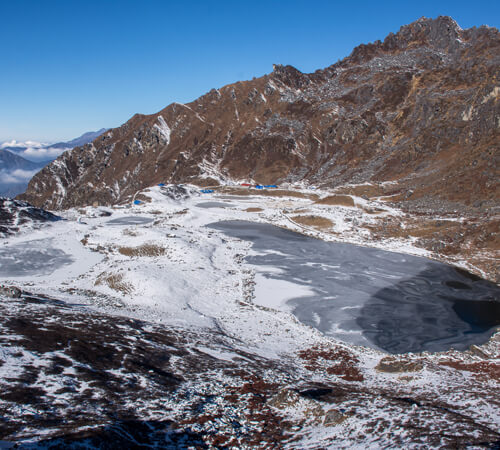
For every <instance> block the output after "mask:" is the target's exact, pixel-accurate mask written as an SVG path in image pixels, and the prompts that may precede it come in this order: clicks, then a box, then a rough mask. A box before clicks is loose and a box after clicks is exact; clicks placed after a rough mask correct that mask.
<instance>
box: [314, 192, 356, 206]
mask: <svg viewBox="0 0 500 450" xmlns="http://www.w3.org/2000/svg"><path fill="white" fill-rule="evenodd" d="M316 204H317V205H338V206H356V205H355V204H354V200H353V199H352V197H351V196H349V195H329V196H328V197H324V198H322V199H320V200H318V201H317V202H316Z"/></svg>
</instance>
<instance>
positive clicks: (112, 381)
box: [0, 186, 500, 449]
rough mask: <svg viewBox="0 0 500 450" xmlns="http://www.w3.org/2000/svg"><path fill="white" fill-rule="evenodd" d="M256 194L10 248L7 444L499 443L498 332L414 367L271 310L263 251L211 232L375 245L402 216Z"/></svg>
mask: <svg viewBox="0 0 500 450" xmlns="http://www.w3.org/2000/svg"><path fill="white" fill-rule="evenodd" d="M226 189H229V188H226ZM233 189H235V188H233ZM245 192H246V195H235V192H234V191H232V193H230V192H220V193H219V194H214V195H215V197H214V198H213V199H212V200H213V201H215V200H217V201H218V202H219V206H218V207H216V208H209V209H206V208H203V207H201V206H200V205H199V202H202V201H203V200H205V203H206V200H207V198H201V197H200V194H198V193H197V192H196V191H195V190H194V189H193V188H189V187H178V186H167V187H155V188H152V189H149V190H146V191H144V192H142V193H141V194H140V196H137V197H139V198H141V199H142V200H141V203H140V204H138V205H122V206H115V207H112V208H102V207H97V208H93V207H87V208H80V209H72V210H69V211H65V212H64V211H63V212H61V214H62V216H63V217H64V218H65V219H66V220H65V221H56V222H48V226H47V225H45V226H41V227H40V226H39V225H40V224H38V225H37V227H33V228H32V227H28V228H22V227H21V230H20V232H19V231H18V232H16V233H11V234H10V235H9V236H7V237H5V238H4V240H3V246H2V252H0V253H1V254H0V257H1V258H0V259H1V261H2V263H3V264H5V261H7V260H8V261H10V259H9V258H11V259H12V262H9V263H8V264H7V265H4V266H2V267H0V269H1V271H0V272H1V273H2V274H3V275H2V277H1V283H2V285H3V287H2V288H1V289H0V317H1V318H2V319H1V321H0V328H1V333H0V442H1V444H2V446H3V447H4V448H9V447H13V446H14V445H18V446H20V447H21V448H37V447H38V448H67V447H70V448H79V447H81V446H82V445H91V446H100V447H107V448H125V447H139V446H157V447H164V448H189V447H194V448H228V447H231V446H234V447H237V448H301V449H302V448H311V449H317V448H325V447H331V448H353V447H358V448H359V447H362V448H368V447H370V448H374V447H375V448H386V447H392V448H394V447H412V448H429V447H431V448H443V447H445V448H446V447H448V448H496V447H497V446H498V445H500V433H499V432H498V425H499V424H500V416H499V413H498V412H499V411H500V401H499V399H500V395H499V393H500V376H499V375H500V362H499V361H500V335H499V334H498V332H497V333H496V334H494V335H493V337H492V338H491V339H490V340H489V341H488V342H487V343H485V344H483V345H474V346H472V347H471V348H470V349H469V350H467V351H455V350H449V351H446V352H440V353H428V352H426V353H410V354H402V355H388V354H387V353H384V352H381V351H378V350H374V349H369V348H365V347H357V346H355V345H352V344H349V343H347V342H340V341H338V340H334V339H330V338H328V337H326V336H325V335H323V334H322V333H320V332H318V331H317V330H315V329H313V328H311V327H309V326H306V325H304V324H302V323H300V322H298V321H297V320H296V319H295V318H294V316H293V315H291V314H289V313H286V312H283V311H279V310H278V309H275V308H271V307H266V306H262V305H259V304H258V303H256V302H255V299H256V289H257V288H258V280H257V279H256V277H255V274H254V272H253V271H252V269H251V268H250V267H249V266H248V265H247V264H246V263H245V260H244V256H245V255H246V254H248V252H249V248H248V246H246V245H245V244H244V243H242V242H241V241H239V240H235V239H231V238H228V237H226V236H221V235H219V234H217V233H216V232H215V231H214V230H211V229H209V228H207V227H206V226H204V224H206V223H209V222H213V221H214V220H222V219H224V218H231V219H235V218H240V219H244V220H255V221H260V222H268V223H275V224H278V225H280V226H288V227H292V229H295V230H302V232H304V233H308V234H311V235H313V236H319V237H321V236H323V237H324V238H327V237H328V236H330V237H334V236H335V233H337V231H336V230H338V232H340V230H343V232H342V233H343V234H342V236H343V237H344V239H345V240H351V241H353V242H358V243H363V240H362V238H363V236H365V238H366V239H368V238H367V237H366V236H369V235H365V234H364V233H359V230H360V229H364V228H363V227H360V224H361V223H366V224H369V223H371V222H370V221H371V219H370V218H371V217H372V216H374V214H373V213H374V212H375V213H377V214H379V215H381V216H384V217H386V219H387V218H388V217H398V216H397V215H396V216H394V211H393V210H392V209H391V208H390V207H388V206H386V205H385V203H384V202H382V201H380V202H379V203H376V204H375V203H363V200H364V199H362V198H361V197H356V196H349V198H350V199H351V200H352V202H353V203H354V204H355V205H358V206H353V205H348V206H346V205H339V204H338V201H339V197H332V196H331V195H326V194H325V193H324V192H317V193H315V194H314V195H318V197H319V198H318V199H315V200H314V201H312V200H311V199H310V198H308V195H309V192H308V191H307V190H303V191H290V192H289V193H288V194H287V195H283V194H280V193H279V192H277V191H268V192H267V193H266V194H264V193H261V194H259V195H257V194H255V195H248V192H251V191H245ZM273 192H274V193H273ZM240 194H242V192H240ZM293 195H295V197H294V196H293ZM338 195H340V194H338ZM334 200H336V204H331V203H334ZM221 202H225V203H226V204H227V205H228V206H222V205H223V203H221ZM344 202H347V200H346V199H345V198H344ZM365 202H366V201H365ZM215 203H217V202H215ZM201 205H203V203H202V204H201ZM361 205H363V208H361V207H360V206H361ZM377 205H378V206H377ZM375 207H377V208H379V209H383V212H382V211H378V212H377V211H374V208H375ZM384 208H385V209H384ZM308 209H309V212H307V210H308ZM367 209H368V210H369V211H367ZM301 211H302V212H301ZM304 211H305V212H304ZM375 215H376V214H375ZM319 217H322V218H323V219H324V220H329V221H330V224H328V223H327V222H325V221H323V222H322V221H320V220H319V219H318V218H319ZM354 221H355V222H356V224H355V225H353V222H354ZM349 226H350V227H351V228H349ZM301 227H303V228H301ZM55 238H56V239H55ZM28 244H29V245H28ZM379 245H380V246H381V248H384V247H385V248H390V249H393V250H396V249H397V250H399V251H403V250H404V251H406V252H409V253H411V252H418V251H419V249H418V248H416V247H411V245H410V243H409V242H408V241H405V240H403V239H402V240H400V241H397V240H395V239H391V240H383V239H382V240H381V241H380V242H379ZM52 247H53V250H51V248H52ZM56 250H57V252H56ZM40 252H41V253H42V254H43V255H44V257H43V260H41V262H38V260H37V258H38V256H37V255H38V254H39V253H40ZM61 252H63V255H62V256H64V258H62V256H61ZM23 255H24V257H25V259H24V260H23V259H22V257H23ZM28 256H29V257H28ZM18 260H19V261H18ZM84 261H86V262H88V267H83V266H82V263H83V262H84ZM7 271H10V272H9V275H5V274H6V273H7ZM256 283H257V284H256Z"/></svg>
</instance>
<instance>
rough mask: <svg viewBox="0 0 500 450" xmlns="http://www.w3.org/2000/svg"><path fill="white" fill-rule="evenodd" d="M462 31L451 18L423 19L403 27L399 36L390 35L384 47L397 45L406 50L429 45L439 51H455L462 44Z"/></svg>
mask: <svg viewBox="0 0 500 450" xmlns="http://www.w3.org/2000/svg"><path fill="white" fill-rule="evenodd" d="M461 31H462V29H461V28H460V27H459V26H458V24H457V22H455V21H454V20H453V19H452V18H451V17H448V16H439V17H437V18H436V19H428V18H426V17H421V18H420V19H418V20H417V21H415V22H413V23H411V24H409V25H404V26H402V27H401V28H400V30H399V32H398V33H397V34H395V35H394V34H392V33H391V34H389V35H388V36H387V38H386V39H385V40H384V46H385V47H387V48H388V49H390V48H393V45H396V46H397V48H399V49H406V48H410V47H412V46H415V45H427V46H429V47H431V48H434V49H437V50H443V51H453V50H456V49H457V48H458V45H459V44H460V34H461Z"/></svg>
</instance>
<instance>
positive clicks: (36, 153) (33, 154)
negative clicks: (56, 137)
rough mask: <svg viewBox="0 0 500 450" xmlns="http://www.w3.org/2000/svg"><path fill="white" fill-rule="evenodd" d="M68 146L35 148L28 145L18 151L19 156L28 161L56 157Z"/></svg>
mask: <svg viewBox="0 0 500 450" xmlns="http://www.w3.org/2000/svg"><path fill="white" fill-rule="evenodd" d="M66 150H69V148H36V147H29V148H27V149H26V150H23V151H21V152H18V153H17V154H18V155H19V156H22V157H23V158H26V159H29V160H30V161H34V162H38V161H47V160H49V159H56V158H57V157H58V156H59V155H60V154H61V153H64V152H65V151H66Z"/></svg>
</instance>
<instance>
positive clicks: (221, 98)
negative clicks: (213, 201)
mask: <svg viewBox="0 0 500 450" xmlns="http://www.w3.org/2000/svg"><path fill="white" fill-rule="evenodd" d="M499 96H500V33H499V32H498V30H497V29H494V28H488V27H480V28H477V29H476V28H472V29H468V30H462V29H461V28H460V27H459V26H458V25H457V24H456V23H455V22H454V21H453V20H452V19H451V18H449V17H439V18H437V19H425V18H422V19H419V20H418V21H416V22H414V23H412V24H410V25H407V26H403V27H402V28H401V29H400V30H399V32H398V33H396V34H392V33H391V34H390V35H389V36H387V38H386V39H385V40H384V41H383V42H381V41H377V42H374V43H372V44H368V45H360V46H359V47H357V48H355V49H354V50H353V52H352V54H351V55H350V56H349V57H347V58H345V59H344V60H342V61H340V62H338V63H336V64H334V65H332V66H330V67H328V68H326V69H323V70H318V71H317V72H314V73H312V74H304V73H301V72H300V71H298V70H297V69H295V68H293V67H291V66H282V65H276V66H274V70H273V72H272V73H270V74H269V75H265V76H263V77H261V78H257V79H254V80H251V81H244V82H237V83H235V84H231V85H228V86H225V87H223V88H221V89H213V90H211V91H210V92H208V93H207V94H206V95H204V96H202V97H200V98H199V99H197V100H195V101H194V102H192V103H189V104H185V105H184V104H179V103H174V104H171V105H169V106H167V107H166V108H165V109H163V110H162V111H160V112H159V113H157V114H152V115H139V114H136V115H135V116H133V117H132V118H131V119H130V120H129V121H128V122H127V123H125V124H124V125H122V126H121V127H119V128H116V129H113V130H110V131H108V132H107V133H105V134H104V135H102V136H100V137H99V138H97V139H96V140H95V141H94V142H93V143H91V144H87V145H85V146H82V147H77V148H75V149H73V150H72V151H70V152H66V153H64V154H63V155H61V156H60V157H59V158H58V159H57V160H56V161H54V162H53V163H52V164H50V165H49V166H47V167H46V168H44V169H43V170H42V171H41V172H40V173H39V174H38V175H36V176H35V177H34V178H33V180H32V181H31V182H30V184H29V187H28V190H27V192H26V194H25V195H24V196H23V199H25V200H28V201H30V202H31V203H33V204H35V205H37V206H43V207H45V208H50V209H56V208H68V207H72V206H79V205H86V204H92V203H93V202H95V201H97V202H99V203H116V202H120V201H123V200H125V199H126V198H127V197H128V196H130V195H133V194H134V193H135V192H136V191H137V190H139V189H142V188H145V187H147V186H150V185H152V184H154V183H158V182H173V183H179V182H190V183H197V184H200V185H210V184H214V183H217V182H220V181H224V180H247V181H250V180H253V181H255V182H259V183H271V182H272V183H280V182H284V181H290V182H294V181H301V180H305V181H308V182H310V183H313V184H316V185H320V186H331V187H333V186H338V185H341V184H345V183H361V182H365V181H375V182H380V181H394V180H397V181H398V182H399V185H400V186H402V187H403V188H404V189H408V190H409V189H411V190H412V192H413V195H412V201H415V200H418V199H419V198H435V199H441V200H446V201H450V202H455V203H456V202H458V203H461V204H464V205H474V204H475V206H477V205H478V203H477V202H479V203H481V204H482V205H486V206H488V205H493V204H495V198H498V193H499V184H498V180H499V177H498V172H497V169H496V168H497V167H498V156H499V154H500V152H499V146H500V145H499V135H500V133H499V131H500V102H499Z"/></svg>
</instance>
